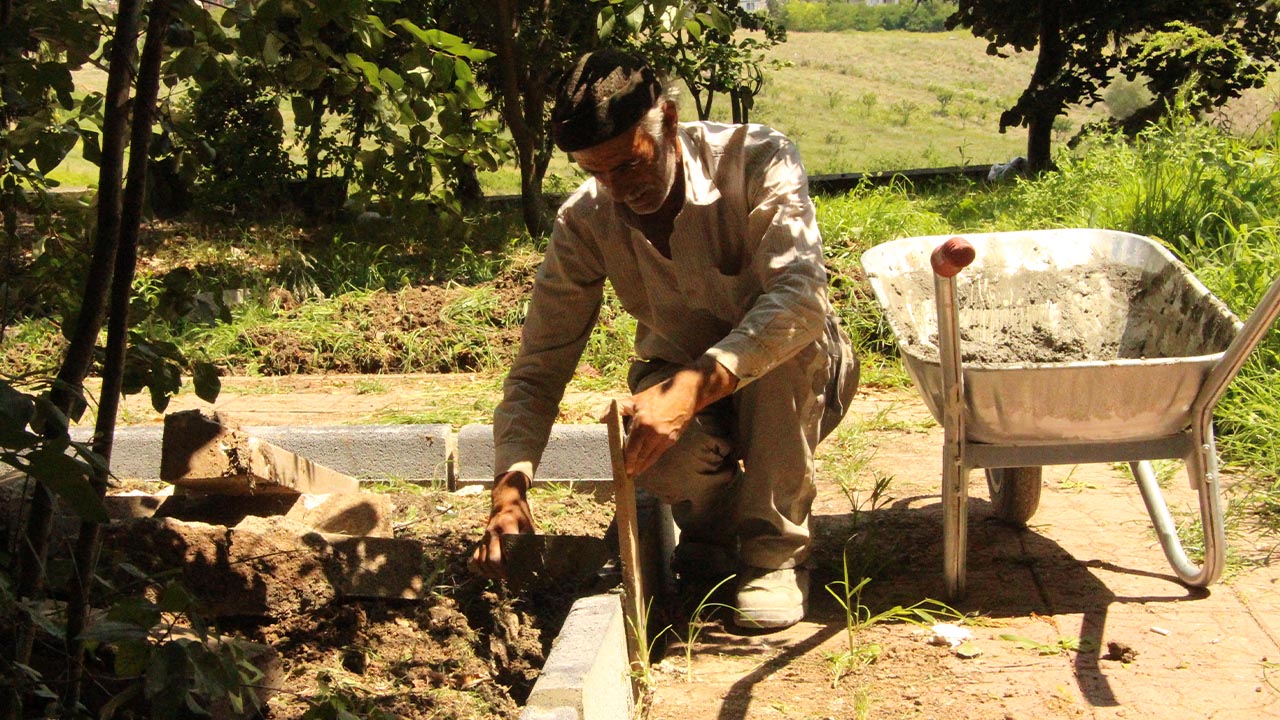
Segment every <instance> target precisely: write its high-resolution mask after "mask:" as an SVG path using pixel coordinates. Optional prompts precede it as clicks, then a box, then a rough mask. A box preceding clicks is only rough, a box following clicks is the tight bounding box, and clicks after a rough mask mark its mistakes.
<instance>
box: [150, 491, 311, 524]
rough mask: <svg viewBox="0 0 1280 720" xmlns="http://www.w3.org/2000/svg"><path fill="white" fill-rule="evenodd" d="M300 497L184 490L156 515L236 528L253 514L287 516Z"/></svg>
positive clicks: (253, 515)
mask: <svg viewBox="0 0 1280 720" xmlns="http://www.w3.org/2000/svg"><path fill="white" fill-rule="evenodd" d="M299 498H300V496H299V495H297V494H296V493H262V494H258V495H206V494H203V493H183V494H181V495H173V496H172V497H169V498H168V499H166V500H165V501H164V503H163V504H161V505H160V507H159V508H158V509H157V510H156V512H155V516H156V517H162V518H173V519H175V520H182V521H183V522H192V523H208V524H209V525H225V526H227V527H234V526H236V525H239V524H240V523H241V522H243V521H244V520H245V518H249V517H271V516H273V515H284V514H285V513H287V512H289V511H290V510H291V509H293V506H294V505H296V504H297V503H298V500H299Z"/></svg>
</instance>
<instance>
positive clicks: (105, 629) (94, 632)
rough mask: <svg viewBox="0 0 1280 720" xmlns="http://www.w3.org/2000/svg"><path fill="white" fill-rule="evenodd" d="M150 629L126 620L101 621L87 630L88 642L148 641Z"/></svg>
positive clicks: (86, 637) (85, 634) (85, 635)
mask: <svg viewBox="0 0 1280 720" xmlns="http://www.w3.org/2000/svg"><path fill="white" fill-rule="evenodd" d="M148 634H149V633H148V628H145V627H142V626H141V625H138V624H136V623H131V622H128V621H125V620H110V619H106V620H99V621H97V622H95V623H94V624H93V625H90V626H89V628H88V629H87V630H85V633H84V637H85V639H86V640H96V641H97V642H104V643H121V642H128V641H130V640H144V641H145V640H146V639H147V636H148Z"/></svg>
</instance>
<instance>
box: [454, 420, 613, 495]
mask: <svg viewBox="0 0 1280 720" xmlns="http://www.w3.org/2000/svg"><path fill="white" fill-rule="evenodd" d="M456 468H457V475H456V476H455V477H456V479H455V483H456V485H457V486H459V487H462V486H466V485H485V486H488V485H490V484H492V483H493V477H494V475H495V474H496V473H495V468H494V467H493V426H492V425H464V426H463V427H462V429H461V430H459V431H458V449H457V465H456ZM535 482H538V483H543V482H573V483H585V487H593V486H601V487H599V490H598V491H597V494H600V492H604V493H606V494H608V493H610V492H611V488H612V483H613V465H612V463H611V461H610V459H609V431H608V428H606V427H605V426H604V425H603V424H591V425H569V424H557V425H555V426H553V427H552V428H551V436H550V437H549V438H548V439H547V448H546V451H545V452H543V454H542V463H541V464H540V465H539V466H538V471H537V478H535Z"/></svg>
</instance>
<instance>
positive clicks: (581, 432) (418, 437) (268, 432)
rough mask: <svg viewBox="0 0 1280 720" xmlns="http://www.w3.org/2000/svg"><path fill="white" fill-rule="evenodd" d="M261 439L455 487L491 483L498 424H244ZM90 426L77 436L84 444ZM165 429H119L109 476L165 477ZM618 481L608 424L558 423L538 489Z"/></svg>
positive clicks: (360, 470) (321, 460)
mask: <svg viewBox="0 0 1280 720" xmlns="http://www.w3.org/2000/svg"><path fill="white" fill-rule="evenodd" d="M244 430H245V432H247V433H249V434H251V435H256V436H257V437H260V438H262V439H263V440H266V441H268V442H271V443H274V444H276V445H279V446H280V447H282V448H284V449H285V450H289V451H290V452H294V453H297V454H299V455H302V456H303V457H306V458H307V459H309V460H312V461H314V462H316V463H318V464H320V465H324V466H326V467H330V468H333V469H334V470H337V471H338V472H341V473H344V474H346V475H351V476H352V477H356V478H361V479H364V480H386V479H400V480H413V481H421V482H442V483H448V486H449V487H450V488H457V487H460V486H464V485H486V486H487V485H489V484H492V482H493V476H494V467H493V426H492V425H466V426H463V428H462V429H461V430H459V431H458V432H457V433H456V434H455V433H454V432H453V430H452V428H451V427H450V426H448V425H443V424H441V425H308V426H290V425H282V426H245V427H244ZM91 434H92V430H91V429H90V428H75V429H73V430H72V433H71V435H72V438H74V439H76V440H79V441H82V442H87V441H88V440H89V438H90V436H91ZM163 439H164V428H163V427H162V426H160V425H138V426H126V427H121V428H120V429H118V430H117V431H116V435H115V442H114V445H113V449H112V457H111V471H112V472H113V473H114V474H115V475H116V476H117V477H121V478H130V479H144V480H154V479H156V478H158V477H159V476H160V454H161V444H162V442H163ZM612 479H613V468H612V464H611V462H610V459H609V436H608V430H607V428H605V426H604V425H597V424H591V425H567V424H562V425H555V426H554V427H553V428H552V430H551V437H550V439H549V440H548V442H547V448H546V451H545V452H544V453H543V456H542V464H541V465H540V466H539V467H538V477H537V480H538V482H539V483H551V482H556V483H574V484H576V485H580V489H583V490H594V491H596V492H597V494H601V493H604V494H608V493H609V492H610V490H609V486H610V484H611V482H612Z"/></svg>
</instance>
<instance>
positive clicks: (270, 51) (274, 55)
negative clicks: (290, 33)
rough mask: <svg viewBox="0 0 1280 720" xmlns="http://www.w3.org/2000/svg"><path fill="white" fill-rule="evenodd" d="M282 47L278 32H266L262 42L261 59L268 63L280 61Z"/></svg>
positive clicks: (273, 63) (282, 42)
mask: <svg viewBox="0 0 1280 720" xmlns="http://www.w3.org/2000/svg"><path fill="white" fill-rule="evenodd" d="M283 47H284V41H283V40H281V39H280V35H279V34H278V33H274V32H273V33H268V34H267V37H266V39H265V40H264V41H263V43H262V59H263V60H264V61H266V63H267V64H268V65H275V64H276V63H278V62H280V49H281V48H283Z"/></svg>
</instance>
